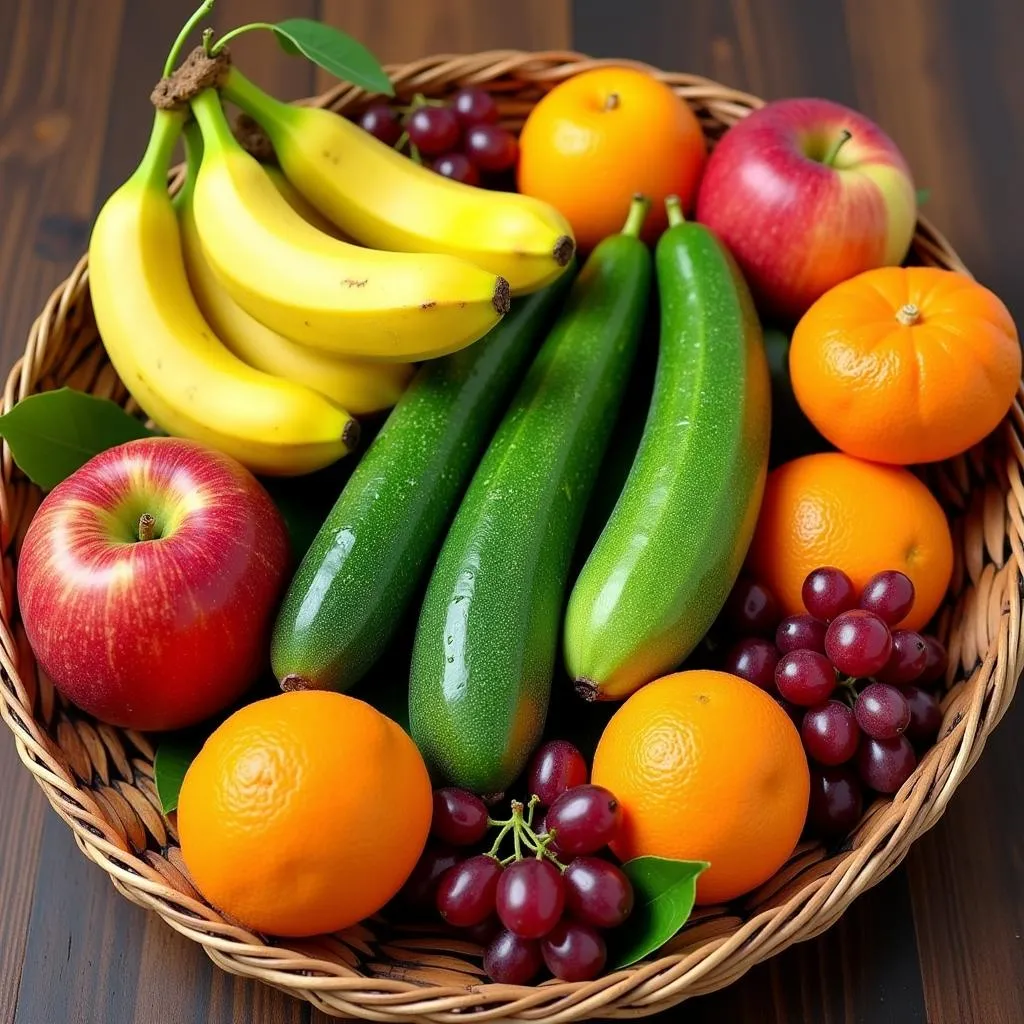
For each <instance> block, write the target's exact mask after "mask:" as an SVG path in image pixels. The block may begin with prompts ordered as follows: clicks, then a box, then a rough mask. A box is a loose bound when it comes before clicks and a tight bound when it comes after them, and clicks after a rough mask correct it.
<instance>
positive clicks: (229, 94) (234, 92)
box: [221, 66, 288, 129]
mask: <svg viewBox="0 0 1024 1024" xmlns="http://www.w3.org/2000/svg"><path fill="white" fill-rule="evenodd" d="M221 91H222V92H223V94H224V96H225V97H226V98H227V99H229V100H230V101H231V102H232V103H234V104H236V105H237V106H239V107H241V108H242V110H244V111H245V112H246V113H247V114H248V115H249V116H250V117H251V118H253V119H254V120H256V121H259V123H260V124H261V125H262V126H263V128H264V129H267V128H268V127H269V126H270V125H272V124H273V123H274V122H275V121H276V120H277V117H276V116H275V115H276V114H277V113H278V107H281V108H283V109H284V110H285V111H287V109H288V108H287V106H286V105H285V104H283V103H281V102H280V101H279V100H276V99H274V97H273V96H271V95H269V94H268V93H265V92H264V91H263V90H262V89H261V88H260V87H259V86H258V85H256V83H255V82H250V81H249V79H248V78H246V77H245V75H243V74H242V72H241V71H239V70H238V68H236V67H234V66H232V68H231V70H230V71H228V74H227V77H226V79H225V81H224V84H223V86H221Z"/></svg>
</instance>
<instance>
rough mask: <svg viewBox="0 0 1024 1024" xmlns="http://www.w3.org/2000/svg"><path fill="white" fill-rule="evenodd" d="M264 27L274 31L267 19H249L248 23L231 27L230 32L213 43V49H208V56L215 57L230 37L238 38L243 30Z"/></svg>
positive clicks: (228, 41) (249, 30)
mask: <svg viewBox="0 0 1024 1024" xmlns="http://www.w3.org/2000/svg"><path fill="white" fill-rule="evenodd" d="M257 28H265V29H268V30H269V31H270V32H274V31H276V29H275V28H274V26H273V25H271V24H270V22H269V21H251V22H249V24H248V25H239V26H238V28H233V29H232V30H231V31H230V32H227V33H225V34H224V35H222V36H221V37H220V39H218V40H217V42H216V43H214V44H213V49H212V50H210V51H209V52H210V56H211V57H216V56H217V54H218V53H220V51H221V50H223V49H224V47H225V46H227V45H228V43H230V42H231V40H232V39H236V38H238V36H240V35H241V34H242V33H243V32H251V31H252V30H253V29H257Z"/></svg>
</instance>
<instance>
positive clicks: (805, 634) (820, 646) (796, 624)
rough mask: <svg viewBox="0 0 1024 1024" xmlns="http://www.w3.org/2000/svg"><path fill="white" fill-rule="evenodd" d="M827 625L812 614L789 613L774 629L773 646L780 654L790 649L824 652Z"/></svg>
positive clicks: (786, 652)
mask: <svg viewBox="0 0 1024 1024" xmlns="http://www.w3.org/2000/svg"><path fill="white" fill-rule="evenodd" d="M827 628H828V627H827V626H826V625H825V623H824V622H822V621H821V619H816V618H814V616H813V615H790V616H789V618H788V619H783V620H782V621H781V622H780V623H779V628H778V629H777V630H776V631H775V646H776V647H777V648H778V651H779V653H780V654H789V652H790V651H817V652H818V653H819V654H824V653H825V630H826V629H827Z"/></svg>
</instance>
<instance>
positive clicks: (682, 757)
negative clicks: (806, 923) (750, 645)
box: [592, 670, 810, 903]
mask: <svg viewBox="0 0 1024 1024" xmlns="http://www.w3.org/2000/svg"><path fill="white" fill-rule="evenodd" d="M592 778H593V782H594V783H596V784H597V785H600V786H605V787H606V788H607V789H609V790H610V791H611V792H612V793H614V794H615V796H616V797H617V799H618V801H619V803H620V805H621V807H622V813H623V818H622V826H621V828H620V830H619V834H618V836H617V837H616V839H615V841H614V843H613V844H612V849H613V851H614V852H615V854H616V855H617V856H618V857H620V858H622V859H624V860H628V859H630V858H632V857H639V856H644V855H653V856H658V857H672V858H676V859H680V860H706V861H709V862H710V865H711V866H710V867H709V868H708V869H707V870H706V871H705V872H704V873H703V874H702V875H701V876H700V877H699V878H698V880H697V902H698V903H719V902H723V901H726V900H731V899H734V898H735V897H737V896H740V895H742V894H743V893H745V892H749V891H750V890H751V889H754V888H756V887H757V886H759V885H761V884H762V883H763V882H765V881H767V880H768V879H769V878H771V876H772V875H773V874H775V872H776V871H778V870H779V868H781V867H782V865H783V864H785V862H786V860H787V859H788V857H789V856H790V854H791V853H792V852H793V849H794V848H795V847H796V844H797V841H798V840H799V838H800V833H801V831H802V830H803V826H804V819H805V818H806V816H807V804H808V799H809V795H810V772H809V771H808V767H807V759H806V757H805V756H804V751H803V746H802V745H801V743H800V735H799V733H798V732H797V731H796V727H795V726H794V725H793V723H792V721H791V720H790V718H789V716H788V715H787V714H786V712H785V711H784V710H783V709H782V707H781V706H780V705H779V704H778V703H777V702H776V701H775V700H774V699H773V698H772V697H770V696H769V695H768V694H767V693H765V692H764V690H760V689H758V688H757V687H756V686H754V685H753V684H751V683H748V682H746V681H745V680H743V679H739V678H738V677H736V676H733V675H729V674H728V673H725V672H711V671H703V670H702V671H692V672H678V673H676V674H674V675H669V676H664V677H663V678H661V679H657V680H655V681H654V682H652V683H648V684H647V685H646V686H645V687H643V689H641V690H637V692H636V693H634V694H633V695H632V696H631V697H630V698H629V699H628V700H627V701H626V702H625V703H624V704H623V705H622V706H621V707H620V708H619V709H618V710H617V711H616V712H615V714H614V715H613V716H612V718H611V720H610V721H609V723H608V725H607V727H606V728H605V730H604V733H603V734H602V736H601V739H600V742H599V743H598V746H597V752H596V753H595V755H594V767H593V773H592Z"/></svg>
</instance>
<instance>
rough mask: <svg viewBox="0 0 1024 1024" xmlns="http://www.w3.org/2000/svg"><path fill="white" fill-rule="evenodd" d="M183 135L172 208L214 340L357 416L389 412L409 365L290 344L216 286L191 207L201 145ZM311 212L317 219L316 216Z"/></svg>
mask: <svg viewBox="0 0 1024 1024" xmlns="http://www.w3.org/2000/svg"><path fill="white" fill-rule="evenodd" d="M186 136H187V139H188V147H187V148H188V164H189V174H188V178H187V179H186V182H185V185H184V187H183V188H182V190H181V192H179V193H178V195H177V196H176V197H175V205H176V206H177V210H178V221H179V223H180V225H181V241H182V247H183V249H184V255H185V269H186V270H187V271H188V279H189V282H190V283H191V285H192V292H193V294H194V295H195V299H196V302H197V303H198V304H199V308H200V310H201V311H202V313H203V315H204V316H205V317H206V319H207V321H209V323H210V326H211V327H212V328H213V329H214V331H216V332H217V336H218V337H219V338H220V339H221V341H223V342H224V344H225V345H226V346H227V347H228V348H229V349H230V350H231V351H232V352H234V354H235V355H236V356H238V358H239V359H241V360H242V361H243V362H246V363H248V364H249V365H250V366H254V367H255V368H256V369H257V370H262V371H263V372H264V373H271V374H274V375H275V376H277V377H284V378H285V379H286V380H291V381H295V383H297V384H304V385H305V386H306V387H309V388H312V389H313V390H314V391H319V392H320V393H321V394H322V395H325V396H326V397H327V398H329V399H330V400H331V401H332V402H335V403H337V404H338V405H340V406H342V407H343V408H344V409H347V410H348V411H349V412H351V413H353V414H354V415H356V416H361V415H364V414H366V413H372V412H379V411H380V410H381V409H390V408H391V406H393V405H394V404H395V402H397V401H398V399H399V397H400V396H401V394H402V392H403V391H404V390H405V386H406V384H408V383H409V378H410V377H411V376H412V373H413V368H412V366H410V365H409V364H408V363H368V362H361V361H359V360H349V359H341V358H339V357H337V356H332V355H330V354H329V353H327V352H321V351H319V350H318V349H314V348H307V347H306V346H305V345H300V344H298V343H297V342H294V341H289V340H288V339H287V338H285V337H283V336H282V335H280V334H277V333H276V332H275V331H272V330H271V329H270V328H269V327H264V326H263V324H261V323H260V322H259V320H255V319H254V318H253V317H251V316H250V315H249V314H248V313H246V311H245V310H244V309H242V307H241V306H239V305H238V303H236V302H235V300H234V299H232V298H231V296H230V295H228V293H227V292H226V291H225V290H224V289H223V288H222V287H221V285H220V282H219V281H218V280H217V277H216V275H215V274H214V272H213V270H212V269H211V268H210V265H209V263H208V262H207V260H206V256H205V254H204V253H203V247H202V244H201V243H200V241H199V233H198V231H197V230H196V219H195V211H194V209H193V206H192V199H193V186H194V184H195V174H196V171H197V169H198V167H199V157H200V153H201V152H202V141H201V140H200V139H199V138H198V137H197V136H198V133H196V132H195V131H194V126H192V125H190V126H189V127H188V128H187V129H186ZM267 170H268V172H270V171H276V172H277V175H278V176H279V180H277V179H275V178H274V176H273V175H271V180H273V181H274V184H275V186H277V187H278V190H279V191H281V194H282V195H284V197H285V198H286V199H287V200H288V202H289V203H291V204H292V208H293V209H298V210H300V211H301V204H302V202H303V200H302V198H301V196H299V197H298V206H296V204H295V203H293V198H295V197H293V196H291V195H289V194H288V192H287V190H289V189H291V186H290V185H289V184H288V183H287V180H286V179H285V178H284V176H283V175H281V172H280V171H279V170H278V169H277V168H267ZM293 191H294V190H293ZM295 196H298V193H295ZM310 209H312V208H310ZM313 213H314V215H315V216H319V214H316V211H313Z"/></svg>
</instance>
